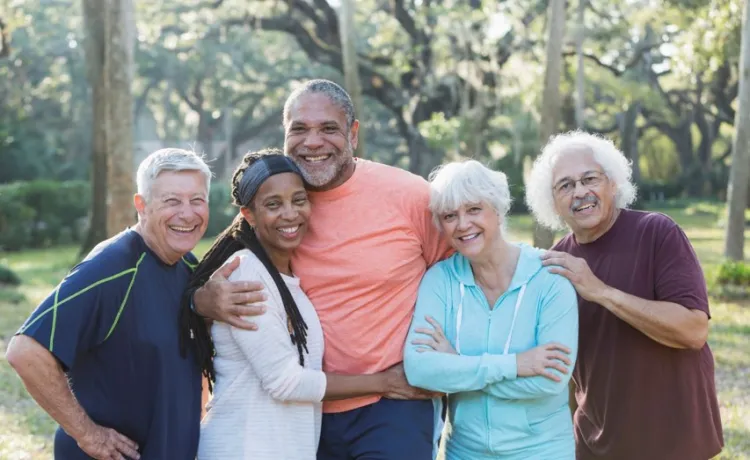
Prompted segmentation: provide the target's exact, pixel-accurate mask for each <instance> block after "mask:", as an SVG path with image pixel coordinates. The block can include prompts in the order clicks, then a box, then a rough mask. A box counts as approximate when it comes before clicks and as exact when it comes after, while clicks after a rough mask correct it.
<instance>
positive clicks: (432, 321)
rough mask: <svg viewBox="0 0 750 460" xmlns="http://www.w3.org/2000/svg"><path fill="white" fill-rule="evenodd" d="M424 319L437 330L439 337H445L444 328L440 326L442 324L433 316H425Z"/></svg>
mask: <svg viewBox="0 0 750 460" xmlns="http://www.w3.org/2000/svg"><path fill="white" fill-rule="evenodd" d="M424 319H426V320H427V322H428V323H430V325H431V326H432V327H434V328H435V331H436V332H437V333H438V334H439V335H443V327H442V326H441V325H440V323H438V322H437V321H435V319H434V318H433V317H432V316H425V317H424Z"/></svg>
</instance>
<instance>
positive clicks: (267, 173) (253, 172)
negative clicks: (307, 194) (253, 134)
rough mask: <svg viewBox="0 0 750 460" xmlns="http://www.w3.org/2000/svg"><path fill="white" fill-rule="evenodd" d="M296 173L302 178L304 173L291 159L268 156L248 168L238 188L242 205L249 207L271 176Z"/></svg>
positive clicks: (280, 156) (281, 156)
mask: <svg viewBox="0 0 750 460" xmlns="http://www.w3.org/2000/svg"><path fill="white" fill-rule="evenodd" d="M287 172H290V173H294V174H297V175H298V176H300V177H302V171H300V170H299V168H298V167H297V165H296V164H294V162H293V161H292V160H290V159H289V157H286V156H284V155H276V154H275V155H266V156H263V157H261V158H260V159H258V160H256V161H255V163H253V164H251V165H250V166H248V168H247V169H246V170H245V172H244V173H243V174H242V178H241V179H240V183H239V184H238V186H237V189H238V194H239V199H240V203H241V204H242V206H247V205H249V204H250V202H251V201H252V199H253V197H255V194H256V193H258V189H259V188H260V186H261V185H262V184H263V182H265V181H266V179H268V178H269V177H271V176H274V175H276V174H281V173H287Z"/></svg>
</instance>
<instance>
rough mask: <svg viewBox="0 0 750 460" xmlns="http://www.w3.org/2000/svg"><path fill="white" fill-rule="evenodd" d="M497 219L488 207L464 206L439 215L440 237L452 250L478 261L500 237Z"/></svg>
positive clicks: (479, 204) (473, 204) (484, 205)
mask: <svg viewBox="0 0 750 460" xmlns="http://www.w3.org/2000/svg"><path fill="white" fill-rule="evenodd" d="M500 224H501V220H500V216H499V215H498V214H497V211H495V208H494V207H492V206H491V205H490V204H488V203H485V202H481V203H466V204H464V205H462V206H461V207H459V208H458V209H455V210H452V211H448V212H444V213H441V214H440V226H441V228H442V230H443V234H444V235H445V237H446V238H447V239H448V242H449V243H450V245H451V246H453V248H454V249H455V250H456V251H458V252H459V253H461V255H463V256H464V257H466V258H467V259H469V260H472V261H474V260H479V259H483V258H486V256H487V255H488V254H489V253H490V252H491V251H492V250H493V247H495V243H496V241H497V238H499V237H500V235H501V232H500Z"/></svg>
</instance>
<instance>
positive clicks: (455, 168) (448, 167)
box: [429, 160, 513, 230]
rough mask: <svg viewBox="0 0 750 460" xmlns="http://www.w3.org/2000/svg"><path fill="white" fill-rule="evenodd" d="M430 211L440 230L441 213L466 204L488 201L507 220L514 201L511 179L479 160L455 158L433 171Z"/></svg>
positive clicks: (430, 178)
mask: <svg viewBox="0 0 750 460" xmlns="http://www.w3.org/2000/svg"><path fill="white" fill-rule="evenodd" d="M429 180H430V211H431V212H432V218H433V220H434V222H435V225H436V226H437V228H438V229H441V230H442V227H441V225H440V215H441V214H444V213H446V212H450V211H454V210H456V209H458V208H460V207H461V206H462V205H465V204H467V203H481V202H485V203H489V204H490V205H491V206H492V207H494V208H495V211H497V214H498V216H500V218H501V220H502V221H503V222H505V219H504V217H505V215H506V214H508V211H509V210H510V205H511V202H512V201H513V200H512V198H511V196H510V188H509V187H508V179H507V177H505V174H503V173H502V172H500V171H493V170H492V169H490V168H488V167H486V166H484V165H483V164H482V163H480V162H478V161H476V160H466V161H455V162H452V163H447V164H444V165H442V166H438V167H437V168H435V170H433V171H432V173H430V177H429Z"/></svg>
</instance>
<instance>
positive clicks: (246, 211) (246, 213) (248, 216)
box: [240, 206, 255, 227]
mask: <svg viewBox="0 0 750 460" xmlns="http://www.w3.org/2000/svg"><path fill="white" fill-rule="evenodd" d="M240 214H242V217H244V218H245V220H246V221H247V223H248V224H250V226H251V227H255V216H254V215H253V212H252V211H250V208H248V207H246V206H242V207H241V208H240Z"/></svg>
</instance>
